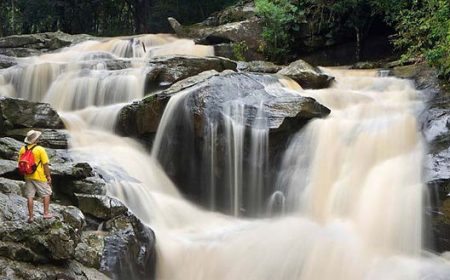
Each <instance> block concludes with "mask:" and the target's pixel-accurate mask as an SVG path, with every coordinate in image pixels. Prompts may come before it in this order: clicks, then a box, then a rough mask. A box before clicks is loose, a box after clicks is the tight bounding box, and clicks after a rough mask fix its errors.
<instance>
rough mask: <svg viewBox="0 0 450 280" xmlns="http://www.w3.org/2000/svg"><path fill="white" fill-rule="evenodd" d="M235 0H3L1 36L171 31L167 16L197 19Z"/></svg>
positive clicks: (190, 21) (1, 3) (189, 19)
mask: <svg viewBox="0 0 450 280" xmlns="http://www.w3.org/2000/svg"><path fill="white" fill-rule="evenodd" d="M236 1H237V0H210V1H200V0H125V1H124V0H108V1H103V0H76V1H73V0H72V1H67V0H2V1H0V22H1V25H0V36H7V35H12V34H24V33H36V32H47V31H57V30H61V31H64V32H67V33H72V34H75V33H89V34H94V35H102V36H114V35H128V34H135V33H150V32H151V33H157V32H168V31H171V29H170V25H169V24H168V22H167V17H169V16H171V17H175V18H178V19H180V20H182V23H184V24H190V23H194V22H199V21H201V20H203V19H205V18H206V17H207V16H208V15H209V14H211V13H212V12H214V11H218V10H220V9H221V8H223V7H224V6H225V5H229V4H232V3H234V2H236Z"/></svg>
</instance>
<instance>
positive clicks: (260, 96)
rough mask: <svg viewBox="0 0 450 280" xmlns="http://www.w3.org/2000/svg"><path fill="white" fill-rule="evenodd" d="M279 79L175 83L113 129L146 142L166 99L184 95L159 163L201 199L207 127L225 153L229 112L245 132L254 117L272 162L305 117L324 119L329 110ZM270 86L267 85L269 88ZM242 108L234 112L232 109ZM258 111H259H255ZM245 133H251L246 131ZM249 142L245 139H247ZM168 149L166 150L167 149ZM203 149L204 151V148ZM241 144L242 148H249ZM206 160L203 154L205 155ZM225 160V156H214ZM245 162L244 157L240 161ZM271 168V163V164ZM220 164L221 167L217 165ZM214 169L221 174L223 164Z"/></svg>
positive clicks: (216, 77)
mask: <svg viewBox="0 0 450 280" xmlns="http://www.w3.org/2000/svg"><path fill="white" fill-rule="evenodd" d="M281 78H284V79H286V78H285V77H281V76H279V75H273V74H272V75H269V74H255V73H236V72H233V71H224V72H223V73H217V72H212V71H210V72H205V73H202V74H200V75H198V76H197V77H191V78H190V79H187V80H184V81H180V82H179V83H177V84H175V85H173V86H172V87H171V88H169V89H167V90H165V91H162V92H159V93H157V94H155V95H153V96H149V97H146V98H144V100H142V101H140V102H135V103H133V104H131V105H129V106H125V107H124V108H123V109H122V112H121V113H120V115H119V119H118V126H117V130H118V131H120V133H122V134H123V135H125V136H132V137H136V138H138V139H139V140H141V141H143V142H146V143H151V142H152V141H153V137H154V135H155V133H156V129H157V128H158V124H159V120H160V119H161V115H158V114H162V113H163V111H164V110H163V109H164V106H165V104H167V102H168V100H169V97H170V96H174V97H173V98H175V96H185V97H184V98H182V99H180V100H181V101H180V102H179V103H178V104H179V105H178V107H174V108H172V110H173V112H174V114H173V115H172V116H169V118H170V122H169V123H167V124H166V125H167V134H165V135H164V137H163V138H162V140H161V147H160V148H161V150H159V153H160V155H164V156H158V159H159V160H160V163H161V165H162V166H163V167H164V170H165V171H166V172H167V173H168V175H169V176H170V177H171V179H172V180H174V182H175V183H176V184H177V186H179V187H180V189H181V190H182V191H184V192H185V193H186V194H187V195H189V196H190V197H194V198H195V199H200V198H199V196H201V193H202V192H204V191H205V190H206V189H207V187H206V186H204V185H203V184H206V182H203V183H202V182H199V181H197V180H198V178H200V177H201V170H202V167H201V166H202V164H204V162H205V161H206V159H203V158H202V157H203V150H198V147H203V145H204V142H206V141H209V137H211V136H210V134H209V133H210V132H209V130H210V127H211V126H212V124H214V126H215V127H217V131H218V132H217V135H216V136H215V137H216V140H215V143H216V144H215V147H216V149H217V150H218V151H222V152H223V151H226V149H227V148H226V145H227V143H228V142H227V141H231V140H230V139H228V138H226V135H224V134H225V132H224V131H227V128H226V127H224V126H225V122H226V121H225V119H226V118H227V117H224V116H228V114H229V113H227V112H229V111H234V110H242V116H241V117H240V118H242V119H243V120H245V123H244V126H246V127H247V128H248V127H249V126H250V125H251V124H252V123H254V122H255V121H256V120H257V119H263V120H264V122H265V125H267V130H268V131H267V132H268V137H269V142H270V145H269V153H270V158H271V160H272V159H273V160H274V161H276V160H278V159H279V154H280V153H281V151H283V150H284V146H285V145H286V141H287V140H288V139H289V136H290V135H292V134H293V133H295V132H297V131H298V129H300V128H301V127H302V126H303V125H305V124H306V123H307V122H308V121H309V120H310V119H312V118H317V117H324V116H326V115H328V114H329V112H330V111H329V110H328V109H327V108H325V107H324V106H322V105H320V104H319V103H317V102H316V101H315V100H314V99H312V98H308V97H303V96H301V95H300V94H301V93H300V92H293V91H292V90H289V89H287V88H285V87H283V86H282V82H281V81H280V79H281ZM269 85H270V86H269ZM239 104H245V105H242V107H239V108H240V109H239V108H238V109H233V108H234V107H233V105H239ZM260 108H261V109H260ZM249 134H250V133H249ZM247 142H249V141H247ZM168 146H170V148H166V147H168ZM208 149H209V148H205V149H204V150H205V151H206V150H208ZM249 149H250V148H249V147H247V146H245V147H243V150H245V151H246V150H249ZM204 156H206V155H204ZM217 156H218V158H221V159H222V158H225V155H217ZM245 160H247V158H245V156H244V161H245ZM272 163H273V164H274V165H273V166H276V164H275V162H272ZM220 164H224V161H222V162H221V163H220ZM217 170H226V167H225V166H223V168H221V167H217ZM217 173H218V172H217ZM220 176H225V174H217V177H218V179H217V180H218V181H222V182H224V181H226V179H225V177H223V178H222V177H220Z"/></svg>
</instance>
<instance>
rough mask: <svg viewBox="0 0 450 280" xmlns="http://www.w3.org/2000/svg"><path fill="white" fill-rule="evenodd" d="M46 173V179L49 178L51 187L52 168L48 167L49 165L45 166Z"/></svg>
mask: <svg viewBox="0 0 450 280" xmlns="http://www.w3.org/2000/svg"><path fill="white" fill-rule="evenodd" d="M44 173H45V177H46V178H47V182H48V183H49V184H50V185H51V184H52V177H51V174H50V167H49V166H48V163H46V164H44Z"/></svg>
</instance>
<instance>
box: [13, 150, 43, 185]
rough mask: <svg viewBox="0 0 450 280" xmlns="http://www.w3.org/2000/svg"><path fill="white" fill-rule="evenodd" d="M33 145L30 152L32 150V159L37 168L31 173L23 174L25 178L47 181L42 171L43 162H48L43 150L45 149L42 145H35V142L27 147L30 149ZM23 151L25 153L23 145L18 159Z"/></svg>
mask: <svg viewBox="0 0 450 280" xmlns="http://www.w3.org/2000/svg"><path fill="white" fill-rule="evenodd" d="M33 146H36V147H35V148H34V149H33V151H32V152H33V156H34V160H35V162H36V164H37V168H36V171H35V172H34V173H33V174H30V175H25V179H30V180H36V181H41V182H47V178H46V177H45V173H44V164H46V163H48V155H47V152H46V151H45V149H44V148H43V147H41V146H37V145H35V144H32V145H27V148H28V149H31V148H33ZM23 153H25V147H22V148H20V151H19V159H20V156H21V155H22V154H23Z"/></svg>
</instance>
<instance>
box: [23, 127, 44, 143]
mask: <svg viewBox="0 0 450 280" xmlns="http://www.w3.org/2000/svg"><path fill="white" fill-rule="evenodd" d="M41 134H42V132H40V131H37V130H30V131H28V133H27V137H25V140H23V141H24V142H25V143H27V144H34V143H36V141H37V140H38V139H39V137H41Z"/></svg>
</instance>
